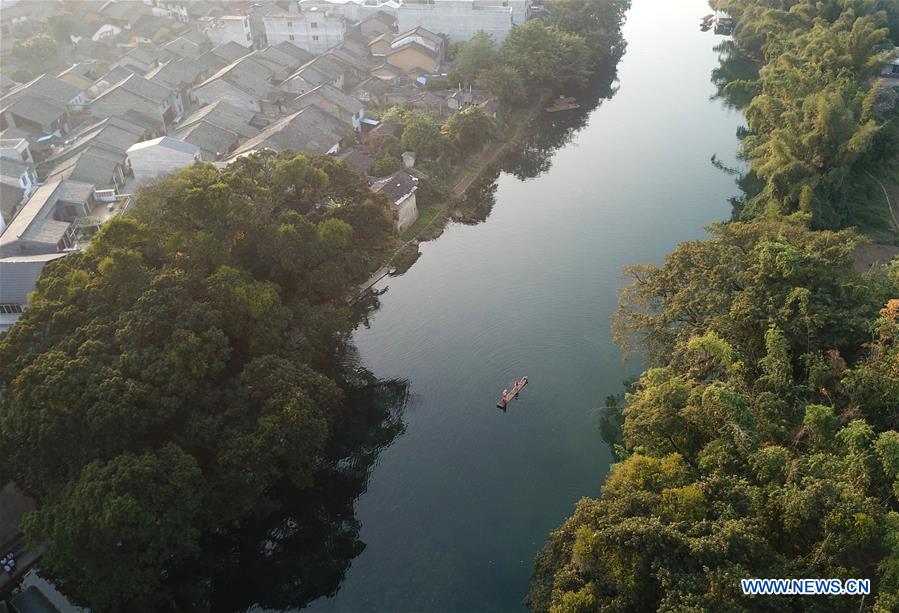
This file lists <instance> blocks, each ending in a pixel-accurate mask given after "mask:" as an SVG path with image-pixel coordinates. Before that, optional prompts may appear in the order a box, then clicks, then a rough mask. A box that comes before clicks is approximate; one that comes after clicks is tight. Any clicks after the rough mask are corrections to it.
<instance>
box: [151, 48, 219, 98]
mask: <svg viewBox="0 0 899 613" xmlns="http://www.w3.org/2000/svg"><path fill="white" fill-rule="evenodd" d="M210 74H211V71H210V69H209V68H207V67H206V66H204V65H203V64H201V63H199V62H197V61H196V60H192V59H188V58H179V59H176V60H169V61H168V62H166V63H165V64H162V65H161V66H159V67H157V68H156V69H154V70H151V71H150V72H148V73H147V74H146V77H145V78H146V79H147V80H149V81H150V82H152V83H158V84H159V85H162V86H164V87H167V88H169V89H171V90H173V91H176V92H178V93H179V94H180V96H181V100H182V103H183V104H184V105H185V106H187V105H190V104H191V103H193V102H195V101H196V99H195V98H194V95H193V88H194V86H195V85H199V84H200V83H202V82H203V81H204V80H205V79H206V78H208V77H209V75H210Z"/></svg>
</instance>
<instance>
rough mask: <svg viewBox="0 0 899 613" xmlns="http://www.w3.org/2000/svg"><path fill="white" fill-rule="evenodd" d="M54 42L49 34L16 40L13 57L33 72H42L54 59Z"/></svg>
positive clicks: (55, 45) (55, 46)
mask: <svg viewBox="0 0 899 613" xmlns="http://www.w3.org/2000/svg"><path fill="white" fill-rule="evenodd" d="M56 48H57V44H56V41H55V40H53V37H52V36H50V35H49V34H45V33H43V32H42V33H40V34H34V35H32V36H29V37H28V38H25V39H22V40H17V41H16V43H15V45H13V48H12V53H13V55H14V56H15V57H16V58H17V59H18V60H19V61H20V62H22V63H23V64H25V65H26V66H28V67H30V68H34V69H35V70H43V69H44V68H45V67H46V66H48V65H49V64H50V62H51V61H52V60H53V58H55V57H56Z"/></svg>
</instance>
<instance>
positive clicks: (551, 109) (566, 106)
mask: <svg viewBox="0 0 899 613" xmlns="http://www.w3.org/2000/svg"><path fill="white" fill-rule="evenodd" d="M579 108H581V105H580V104H578V103H577V99H576V98H573V97H572V96H559V97H558V98H556V99H555V100H553V103H552V104H551V105H550V106H548V107H546V108H544V109H543V110H544V111H546V112H547V113H558V112H559V111H570V110H571V109H579Z"/></svg>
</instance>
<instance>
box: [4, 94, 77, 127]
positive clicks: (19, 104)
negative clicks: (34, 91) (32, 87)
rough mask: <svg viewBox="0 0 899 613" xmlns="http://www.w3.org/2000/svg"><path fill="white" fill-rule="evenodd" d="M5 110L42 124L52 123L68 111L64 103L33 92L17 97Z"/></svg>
mask: <svg viewBox="0 0 899 613" xmlns="http://www.w3.org/2000/svg"><path fill="white" fill-rule="evenodd" d="M3 110H4V112H6V111H8V112H10V113H13V114H15V115H18V116H19V117H22V118H24V119H28V120H30V121H34V122H35V123H38V124H41V125H46V124H51V123H53V122H54V121H56V120H57V119H59V118H60V117H62V116H63V115H65V113H66V108H65V106H63V105H62V104H58V103H56V102H51V101H49V100H46V99H44V98H39V97H37V96H33V95H31V94H25V95H24V96H21V97H19V98H17V99H16V100H15V101H14V102H13V103H12V104H10V105H9V106H7V107H5V108H4V109H3Z"/></svg>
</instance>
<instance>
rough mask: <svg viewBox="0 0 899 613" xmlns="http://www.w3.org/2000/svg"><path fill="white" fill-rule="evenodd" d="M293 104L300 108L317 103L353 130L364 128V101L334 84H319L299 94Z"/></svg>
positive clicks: (316, 104)
mask: <svg viewBox="0 0 899 613" xmlns="http://www.w3.org/2000/svg"><path fill="white" fill-rule="evenodd" d="M293 104H294V105H296V106H298V107H299V108H305V107H307V106H310V105H315V106H317V107H318V108H320V109H322V110H323V111H326V112H328V113H330V114H331V115H334V116H335V117H337V118H338V119H340V120H341V121H343V122H345V123H346V124H347V125H349V126H351V127H352V128H353V130H357V131H358V130H361V129H362V116H363V115H364V114H365V111H364V108H363V106H362V103H361V102H359V101H358V100H356V99H355V98H353V97H352V96H349V95H347V94H345V93H343V92H342V91H340V90H339V89H337V88H336V87H334V86H333V85H327V84H325V85H319V86H318V87H315V88H313V89H311V90H309V91H308V92H306V93H305V94H301V95H299V96H297V97H296V98H295V99H294V101H293Z"/></svg>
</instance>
